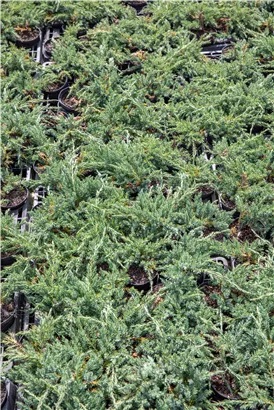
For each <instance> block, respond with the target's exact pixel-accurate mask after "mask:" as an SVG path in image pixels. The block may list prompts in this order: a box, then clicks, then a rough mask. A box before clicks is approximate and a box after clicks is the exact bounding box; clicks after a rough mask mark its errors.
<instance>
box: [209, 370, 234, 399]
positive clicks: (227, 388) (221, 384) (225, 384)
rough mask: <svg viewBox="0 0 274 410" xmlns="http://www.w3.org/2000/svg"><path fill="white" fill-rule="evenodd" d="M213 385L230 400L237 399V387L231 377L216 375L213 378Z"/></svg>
mask: <svg viewBox="0 0 274 410" xmlns="http://www.w3.org/2000/svg"><path fill="white" fill-rule="evenodd" d="M211 383H212V385H213V386H214V388H215V390H217V392H219V393H221V394H223V395H224V396H227V397H229V398H235V393H234V392H235V390H236V385H235V381H234V380H233V378H232V377H231V376H230V375H225V376H222V375H214V376H212V377H211Z"/></svg>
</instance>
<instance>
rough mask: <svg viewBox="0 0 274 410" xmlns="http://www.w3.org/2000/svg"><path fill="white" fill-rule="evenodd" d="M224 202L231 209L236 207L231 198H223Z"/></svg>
mask: <svg viewBox="0 0 274 410" xmlns="http://www.w3.org/2000/svg"><path fill="white" fill-rule="evenodd" d="M222 203H223V204H224V205H225V206H226V207H227V208H230V209H234V208H235V207H236V205H235V202H234V201H232V200H231V199H229V198H222Z"/></svg>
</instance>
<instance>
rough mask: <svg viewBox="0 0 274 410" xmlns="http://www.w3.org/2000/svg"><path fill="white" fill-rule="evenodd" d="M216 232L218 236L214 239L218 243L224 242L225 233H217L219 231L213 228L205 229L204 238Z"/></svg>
mask: <svg viewBox="0 0 274 410" xmlns="http://www.w3.org/2000/svg"><path fill="white" fill-rule="evenodd" d="M213 232H216V235H214V236H213V239H215V240H216V241H220V242H222V241H223V240H224V237H225V236H224V234H223V233H217V231H216V230H215V228H213V227H206V228H204V229H203V234H204V236H205V237H206V236H208V235H210V234H211V233H213Z"/></svg>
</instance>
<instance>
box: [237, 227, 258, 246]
mask: <svg viewBox="0 0 274 410" xmlns="http://www.w3.org/2000/svg"><path fill="white" fill-rule="evenodd" d="M237 239H238V240H239V241H241V242H245V241H247V242H249V243H251V242H254V241H255V239H257V238H256V235H255V234H254V233H253V232H252V230H251V228H250V227H249V226H247V225H246V226H244V227H243V228H242V229H241V230H240V231H239V232H238V234H237Z"/></svg>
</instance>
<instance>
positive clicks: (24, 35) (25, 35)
mask: <svg viewBox="0 0 274 410" xmlns="http://www.w3.org/2000/svg"><path fill="white" fill-rule="evenodd" d="M16 33H17V35H18V36H19V37H20V40H22V41H29V40H34V39H35V38H36V37H38V36H39V30H36V29H34V30H33V29H30V30H28V29H22V31H19V30H18V31H17V30H16Z"/></svg>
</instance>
